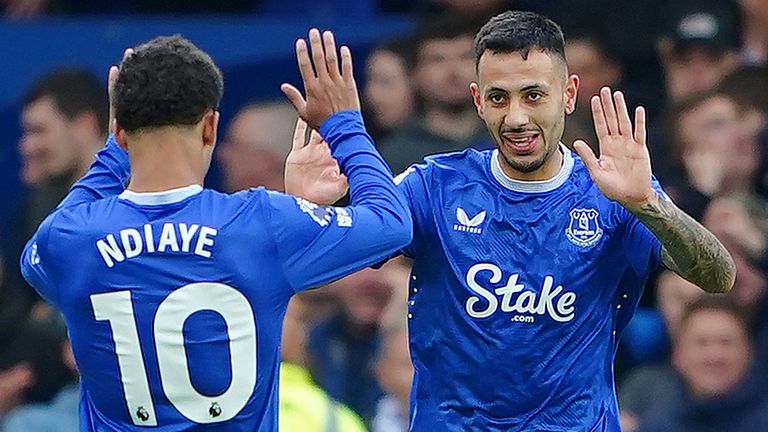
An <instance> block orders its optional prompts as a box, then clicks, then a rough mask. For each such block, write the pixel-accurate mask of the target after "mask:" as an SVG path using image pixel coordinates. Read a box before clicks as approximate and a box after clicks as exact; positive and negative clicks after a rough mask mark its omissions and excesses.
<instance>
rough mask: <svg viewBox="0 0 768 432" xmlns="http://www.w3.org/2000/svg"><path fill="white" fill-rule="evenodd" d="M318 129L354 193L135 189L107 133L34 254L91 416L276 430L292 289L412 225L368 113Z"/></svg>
mask: <svg viewBox="0 0 768 432" xmlns="http://www.w3.org/2000/svg"><path fill="white" fill-rule="evenodd" d="M320 132H321V134H322V135H323V136H324V137H325V139H326V140H327V141H328V143H329V144H330V146H331V148H332V149H333V154H334V156H335V157H336V158H337V159H338V160H339V163H340V165H341V167H342V169H343V170H344V171H345V173H346V174H347V176H348V178H349V184H350V189H351V199H352V205H351V206H349V207H344V208H333V207H324V206H318V205H316V204H313V203H311V202H308V201H304V200H301V199H297V198H294V197H291V196H288V195H284V194H280V193H276V192H270V191H266V190H264V189H253V190H249V191H244V192H241V193H236V194H232V195H228V194H222V193H218V192H215V191H212V190H207V189H203V188H202V187H201V186H198V185H192V186H188V187H185V188H180V189H175V190H172V191H166V192H160V193H134V192H131V191H124V190H123V189H124V187H123V185H124V182H125V181H126V179H127V176H128V174H129V167H128V158H127V154H126V153H125V152H124V151H123V150H121V149H120V148H119V147H118V146H117V145H116V143H115V142H114V141H113V140H110V142H109V143H108V145H107V146H106V148H105V149H104V150H102V151H101V152H100V153H99V155H98V157H97V161H96V162H95V163H94V165H93V166H92V167H91V170H90V171H89V173H88V174H87V175H86V176H85V177H84V178H83V179H82V180H81V181H79V182H78V183H77V184H76V185H75V186H74V187H73V189H72V190H71V191H70V194H69V195H68V196H67V198H65V200H64V201H63V202H62V204H61V205H60V206H59V207H58V208H57V209H56V210H55V211H54V212H53V213H52V214H51V215H50V216H49V217H48V218H47V219H46V220H45V221H44V222H43V223H42V224H41V226H40V227H39V229H38V231H37V233H36V234H35V236H34V237H33V238H32V239H31V240H30V242H29V243H28V245H27V247H26V249H25V251H24V255H23V257H22V262H21V265H22V269H23V273H24V275H25V277H26V278H27V280H28V281H29V282H30V283H31V284H32V285H33V286H34V287H35V288H36V289H37V290H38V292H39V293H40V294H41V295H42V296H43V297H44V298H45V299H46V300H47V301H49V302H50V303H52V304H53V305H54V306H56V308H58V309H59V310H60V311H61V312H62V313H63V315H64V317H65V320H66V322H67V326H68V329H69V335H70V338H71V341H72V348H73V350H74V353H75V358H76V360H77V364H78V368H79V370H80V373H81V384H80V388H81V401H80V422H81V425H80V427H81V430H84V431H133V430H150V429H147V427H154V429H151V430H159V431H182V430H206V431H208V430H216V431H225V430H226V431H248V432H253V431H268V432H274V431H276V430H277V424H278V423H277V410H278V402H277V388H278V370H279V369H278V365H279V361H280V337H281V330H282V322H283V317H284V314H285V310H286V306H287V303H288V300H289V299H290V297H291V295H292V294H294V293H295V292H298V291H301V290H305V289H308V288H311V287H315V286H318V285H320V284H323V283H325V282H328V281H330V280H333V279H336V278H339V277H341V276H344V275H346V274H348V273H351V272H353V271H356V270H358V269H360V268H362V267H365V266H368V265H371V264H372V263H375V262H377V261H380V260H382V259H383V258H385V257H386V256H389V255H391V254H392V253H394V252H395V251H396V250H398V249H400V248H402V247H403V246H405V245H407V244H408V243H409V242H410V240H411V226H412V221H411V218H410V213H409V211H408V208H407V204H406V202H405V199H404V197H402V195H401V194H400V193H399V192H398V190H397V189H396V187H395V184H394V182H393V181H392V175H391V173H390V172H389V170H388V168H386V165H385V164H384V162H383V161H382V159H381V158H380V156H379V155H378V153H376V151H375V150H374V148H373V143H372V141H371V139H370V138H369V137H368V135H367V134H366V132H365V129H364V127H363V123H362V119H361V117H360V115H359V113H356V112H344V113H339V114H336V115H334V116H332V117H331V118H330V119H328V120H327V121H326V122H325V123H324V124H323V127H322V128H321V130H320Z"/></svg>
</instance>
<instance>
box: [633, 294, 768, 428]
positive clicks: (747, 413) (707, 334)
mask: <svg viewBox="0 0 768 432" xmlns="http://www.w3.org/2000/svg"><path fill="white" fill-rule="evenodd" d="M673 365H674V367H675V370H676V371H677V373H678V374H679V375H680V378H681V381H682V385H681V386H680V387H679V389H678V391H677V394H676V397H675V398H672V399H670V400H667V401H666V403H663V404H659V406H658V407H657V408H656V410H654V411H653V412H651V413H649V415H648V417H647V418H646V419H643V420H642V424H641V427H640V429H639V430H640V431H642V432H669V431H675V432H698V431H704V430H706V431H713V432H720V431H722V432H730V431H739V432H764V431H765V430H767V429H768V393H767V392H766V388H767V387H766V380H765V374H764V372H763V371H760V370H759V367H758V366H757V365H756V364H755V362H754V360H753V346H752V342H751V340H750V335H749V330H748V326H747V323H746V322H745V321H744V318H743V316H742V312H741V310H740V309H739V308H738V307H737V306H736V305H735V304H733V303H731V302H730V301H728V300H727V299H726V298H723V297H718V296H705V297H702V298H701V299H699V300H698V301H696V302H695V303H693V304H692V305H690V306H689V307H688V308H687V310H686V312H685V314H684V315H683V318H682V321H681V325H680V332H679V334H678V335H677V338H676V340H675V347H674V353H673Z"/></svg>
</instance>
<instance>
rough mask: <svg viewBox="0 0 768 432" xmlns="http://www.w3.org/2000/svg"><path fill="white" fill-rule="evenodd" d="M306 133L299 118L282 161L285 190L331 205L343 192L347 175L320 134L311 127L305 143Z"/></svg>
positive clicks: (305, 124) (305, 128)
mask: <svg viewBox="0 0 768 432" xmlns="http://www.w3.org/2000/svg"><path fill="white" fill-rule="evenodd" d="M306 133H307V123H306V122H304V120H302V119H299V120H298V121H297V122H296V129H295V130H294V131H293V147H292V148H291V152H290V153H289V154H288V159H287V160H286V161H285V192H286V193H289V194H291V195H295V196H298V197H301V198H304V199H306V200H309V201H312V202H314V203H317V204H322V205H331V204H333V203H335V202H336V201H338V200H339V199H341V197H343V196H344V195H345V194H346V193H347V189H348V188H349V185H348V184H347V178H346V177H345V176H344V174H342V173H341V171H340V170H339V164H338V162H336V159H334V158H333V157H332V156H331V149H330V147H328V143H326V142H325V141H324V140H323V138H322V137H321V136H320V134H319V133H317V131H315V130H313V131H312V133H311V135H310V137H309V143H308V144H306V145H305V144H304V141H305V137H306Z"/></svg>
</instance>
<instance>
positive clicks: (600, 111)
mask: <svg viewBox="0 0 768 432" xmlns="http://www.w3.org/2000/svg"><path fill="white" fill-rule="evenodd" d="M591 102H592V119H593V120H594V123H595V131H596V132H597V138H598V141H599V143H600V158H599V159H598V158H597V157H596V156H595V154H594V153H593V152H592V149H590V148H589V146H588V145H587V143H585V142H584V141H581V140H579V141H576V142H575V143H574V149H575V150H576V153H578V155H579V156H580V157H581V159H582V160H583V161H584V163H585V165H586V166H587V170H588V171H589V174H590V176H591V177H592V180H593V181H594V182H595V184H597V187H598V188H600V191H601V192H602V193H603V195H605V196H606V197H608V198H610V199H612V200H614V201H617V202H619V203H620V204H622V205H623V206H624V207H627V208H629V209H632V208H636V207H639V206H641V205H642V204H644V203H646V202H648V201H649V200H651V199H652V198H653V196H654V194H655V192H654V191H653V189H652V188H651V157H650V154H649V153H648V147H647V146H646V130H645V110H644V109H643V108H642V107H638V108H637V109H636V110H635V125H634V131H633V127H632V121H631V120H630V118H629V111H628V110H627V103H626V101H625V100H624V95H623V94H622V93H621V92H615V93H613V95H611V89H609V88H608V87H604V88H603V89H602V90H601V91H600V96H593V97H592V101H591Z"/></svg>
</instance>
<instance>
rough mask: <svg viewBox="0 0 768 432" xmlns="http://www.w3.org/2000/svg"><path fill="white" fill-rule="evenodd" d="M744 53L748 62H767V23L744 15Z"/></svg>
mask: <svg viewBox="0 0 768 432" xmlns="http://www.w3.org/2000/svg"><path fill="white" fill-rule="evenodd" d="M743 28H744V30H743V35H744V36H743V47H744V53H745V54H746V55H747V57H748V58H749V60H757V61H759V62H766V61H768V23H762V22H760V21H759V20H757V19H754V18H750V17H749V16H747V15H746V14H745V15H744V24H743Z"/></svg>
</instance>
